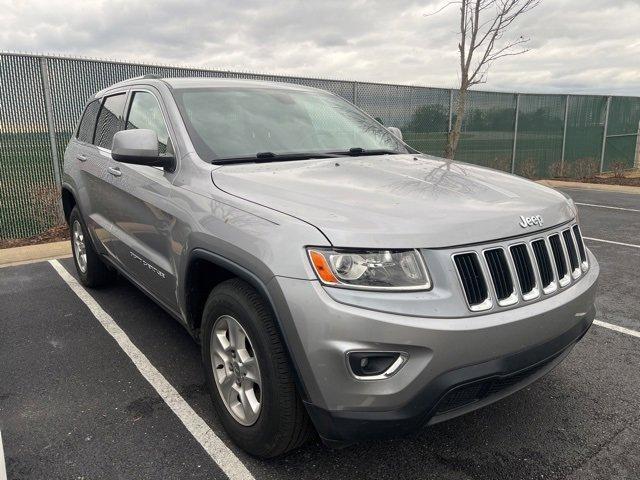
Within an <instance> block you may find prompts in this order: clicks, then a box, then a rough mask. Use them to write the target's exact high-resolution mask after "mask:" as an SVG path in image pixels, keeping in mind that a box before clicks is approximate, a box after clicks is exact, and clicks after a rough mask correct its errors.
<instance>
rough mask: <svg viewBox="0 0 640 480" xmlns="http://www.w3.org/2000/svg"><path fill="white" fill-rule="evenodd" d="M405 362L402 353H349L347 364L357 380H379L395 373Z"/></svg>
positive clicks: (405, 358)
mask: <svg viewBox="0 0 640 480" xmlns="http://www.w3.org/2000/svg"><path fill="white" fill-rule="evenodd" d="M406 361H407V354H405V353H402V352H349V353H347V363H348V365H349V368H350V369H351V373H353V376H354V377H356V378H357V379H359V380H381V379H383V378H389V377H390V376H392V375H393V374H394V373H396V372H397V371H398V370H400V368H401V367H402V366H403V365H404V363H405V362H406Z"/></svg>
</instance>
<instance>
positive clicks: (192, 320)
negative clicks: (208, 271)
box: [181, 248, 308, 399]
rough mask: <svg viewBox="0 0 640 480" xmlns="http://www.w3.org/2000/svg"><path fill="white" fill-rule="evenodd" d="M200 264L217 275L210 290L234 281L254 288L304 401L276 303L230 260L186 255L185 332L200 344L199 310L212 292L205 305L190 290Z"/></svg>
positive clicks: (205, 252) (206, 254)
mask: <svg viewBox="0 0 640 480" xmlns="http://www.w3.org/2000/svg"><path fill="white" fill-rule="evenodd" d="M199 262H206V263H208V264H209V265H211V266H213V268H214V269H215V270H216V271H217V273H218V274H219V276H218V278H216V279H215V280H214V281H213V282H212V283H211V284H210V285H209V286H211V289H212V288H213V286H215V285H217V284H218V283H220V282H223V281H224V280H227V279H229V278H234V277H235V278H239V279H241V280H244V281H245V282H247V283H248V284H249V285H251V286H252V287H253V288H255V289H256V291H257V292H258V293H259V294H260V295H261V296H262V297H263V298H264V299H265V300H266V302H267V304H268V305H269V308H270V309H271V312H272V313H273V316H274V318H275V320H276V325H277V327H278V331H279V332H280V337H281V338H282V341H283V344H284V346H285V348H286V350H287V356H288V357H289V359H290V361H291V365H292V368H293V371H294V377H295V379H296V383H297V385H298V387H299V389H300V394H301V396H302V398H303V399H307V398H308V391H307V389H306V388H305V385H304V382H303V380H302V377H301V375H300V369H299V366H298V364H297V362H296V359H295V357H294V356H293V355H292V349H291V345H290V340H289V339H288V338H287V334H286V331H285V329H284V328H283V322H282V318H281V312H279V310H278V308H277V306H276V305H277V303H276V301H275V299H274V298H273V295H272V294H271V292H270V291H269V288H268V287H267V284H266V282H265V281H263V280H262V279H261V278H260V277H259V276H258V275H256V274H255V273H253V272H252V271H251V270H249V269H248V268H246V267H244V266H242V265H239V264H238V263H236V262H234V261H232V260H229V259H228V258H226V257H223V256H221V255H218V254H216V253H213V252H210V251H208V250H205V249H202V248H195V249H193V250H192V251H191V252H190V254H189V259H188V261H187V262H186V268H185V272H184V276H183V278H184V279H185V281H184V283H183V292H182V295H181V296H182V299H183V302H184V303H183V305H184V309H185V312H186V317H187V318H186V320H187V324H188V328H189V330H190V331H191V332H192V334H193V336H194V337H195V338H196V339H197V340H198V341H199V340H200V322H201V321H202V308H204V302H206V299H207V297H208V295H209V293H210V291H211V289H209V291H208V292H207V293H206V295H204V301H203V295H202V293H201V292H198V291H195V292H194V290H193V288H192V287H193V282H194V281H195V280H197V278H198V277H197V275H198V270H197V269H198V268H201V267H198V264H199ZM194 295H195V297H194ZM200 302H202V308H200V307H199V306H198V304H199V303H200ZM198 316H199V318H198Z"/></svg>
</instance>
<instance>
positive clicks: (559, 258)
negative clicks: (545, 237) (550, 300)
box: [549, 233, 571, 287]
mask: <svg viewBox="0 0 640 480" xmlns="http://www.w3.org/2000/svg"><path fill="white" fill-rule="evenodd" d="M549 243H550V244H551V252H552V253H553V260H554V261H555V265H556V272H557V274H558V283H559V284H560V286H561V287H564V286H566V285H568V283H569V282H570V281H571V280H570V277H569V267H568V265H567V258H566V256H565V254H564V248H563V247H562V242H561V241H560V235H559V234H557V233H556V234H555V235H551V236H550V237H549Z"/></svg>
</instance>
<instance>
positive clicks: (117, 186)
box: [110, 87, 177, 309]
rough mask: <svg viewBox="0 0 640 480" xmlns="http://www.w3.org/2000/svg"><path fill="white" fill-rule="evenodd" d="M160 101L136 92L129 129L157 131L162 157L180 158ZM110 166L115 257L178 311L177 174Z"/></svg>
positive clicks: (152, 93)
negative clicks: (173, 207) (174, 195)
mask: <svg viewBox="0 0 640 480" xmlns="http://www.w3.org/2000/svg"><path fill="white" fill-rule="evenodd" d="M160 99H161V96H160V95H159V93H158V92H157V91H156V90H155V89H153V88H152V87H145V88H135V87H132V89H131V91H130V93H129V102H128V106H127V110H126V111H127V114H126V129H136V128H145V129H150V130H153V131H154V132H156V134H157V136H158V149H159V152H160V153H169V154H175V152H174V151H173V146H172V145H174V144H175V143H172V142H171V139H170V134H169V127H168V123H167V121H166V116H165V112H164V111H163V106H162V104H161V100H160ZM110 166H111V168H112V169H114V170H117V171H118V172H119V173H118V174H119V176H118V177H114V178H113V186H114V189H113V192H112V196H111V197H110V204H111V205H110V208H111V209H112V212H111V213H110V216H111V218H112V219H113V225H112V232H111V233H112V236H113V248H112V251H113V254H114V255H115V257H116V258H117V260H118V262H119V263H120V264H121V265H122V266H123V267H124V268H125V270H126V271H127V272H128V273H130V274H131V275H132V276H133V277H134V279H135V280H136V281H138V283H140V284H142V286H143V287H145V288H146V289H147V290H149V291H150V292H151V293H153V294H155V296H156V297H158V299H159V300H161V301H162V302H163V303H165V306H167V307H169V308H171V309H175V307H176V305H177V302H176V294H175V285H176V278H175V265H173V263H172V255H171V250H172V248H174V247H173V245H172V242H171V237H172V229H173V227H174V225H175V217H174V216H173V215H172V214H171V213H170V212H171V206H170V205H171V203H170V197H171V195H170V191H171V188H172V182H173V179H174V173H173V172H169V171H165V170H164V169H163V168H161V167H150V166H145V165H132V164H126V163H120V162H116V161H115V160H111V165H110ZM176 248H177V247H176Z"/></svg>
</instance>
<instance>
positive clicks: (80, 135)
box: [76, 100, 100, 143]
mask: <svg viewBox="0 0 640 480" xmlns="http://www.w3.org/2000/svg"><path fill="white" fill-rule="evenodd" d="M99 110H100V100H94V101H93V102H91V103H90V104H89V105H87V108H85V109H84V113H83V114H82V119H81V120H80V125H78V131H77V132H76V138H77V139H78V140H80V141H81V142H86V143H92V142H93V131H94V130H95V127H96V118H98V111H99Z"/></svg>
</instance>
